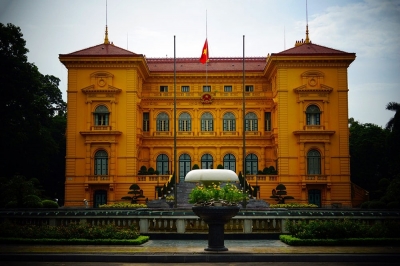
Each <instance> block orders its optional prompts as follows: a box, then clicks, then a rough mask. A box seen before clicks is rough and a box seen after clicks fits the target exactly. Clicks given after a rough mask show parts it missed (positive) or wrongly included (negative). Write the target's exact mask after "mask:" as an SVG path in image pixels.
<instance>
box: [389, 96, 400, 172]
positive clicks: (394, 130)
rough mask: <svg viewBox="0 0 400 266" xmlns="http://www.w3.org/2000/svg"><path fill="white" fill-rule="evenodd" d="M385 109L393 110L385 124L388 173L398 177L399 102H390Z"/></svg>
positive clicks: (399, 167) (399, 158) (399, 152)
mask: <svg viewBox="0 0 400 266" xmlns="http://www.w3.org/2000/svg"><path fill="white" fill-rule="evenodd" d="M386 109H387V110H389V111H394V112H395V114H394V116H393V117H392V118H391V119H390V120H389V121H388V123H387V124H386V129H387V130H389V131H390V134H389V137H388V158H389V173H390V176H392V177H399V178H400V163H399V162H400V104H399V103H396V102H390V103H388V104H387V105H386Z"/></svg>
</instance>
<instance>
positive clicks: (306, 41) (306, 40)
mask: <svg viewBox="0 0 400 266" xmlns="http://www.w3.org/2000/svg"><path fill="white" fill-rule="evenodd" d="M305 43H311V40H310V38H309V36H308V6H307V0H306V39H305V40H303V39H301V41H296V43H295V45H294V47H297V46H300V45H303V44H305Z"/></svg>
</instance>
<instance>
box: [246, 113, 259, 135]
mask: <svg viewBox="0 0 400 266" xmlns="http://www.w3.org/2000/svg"><path fill="white" fill-rule="evenodd" d="M245 122H246V131H257V130H258V123H257V115H256V114H255V113H248V114H246V116H245Z"/></svg>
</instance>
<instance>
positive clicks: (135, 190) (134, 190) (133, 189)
mask: <svg viewBox="0 0 400 266" xmlns="http://www.w3.org/2000/svg"><path fill="white" fill-rule="evenodd" d="M128 194H132V196H125V197H122V198H121V199H123V200H130V201H131V204H134V203H137V200H138V199H139V198H144V196H143V191H142V190H141V189H140V187H139V185H138V184H132V185H131V186H130V187H129V191H128Z"/></svg>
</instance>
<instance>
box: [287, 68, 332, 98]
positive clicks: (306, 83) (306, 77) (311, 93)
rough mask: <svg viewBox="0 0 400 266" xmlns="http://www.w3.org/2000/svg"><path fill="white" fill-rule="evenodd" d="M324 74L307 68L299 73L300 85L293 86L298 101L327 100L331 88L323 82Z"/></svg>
mask: <svg viewBox="0 0 400 266" xmlns="http://www.w3.org/2000/svg"><path fill="white" fill-rule="evenodd" d="M324 77H325V74H324V73H323V72H321V71H318V70H309V71H306V72H303V73H302V74H301V79H302V85H301V86H299V87H297V88H294V89H293V91H294V92H295V93H296V94H297V100H298V101H304V100H311V101H315V100H323V101H329V94H330V93H331V92H332V91H333V88H331V87H329V86H327V85H325V84H323V82H324Z"/></svg>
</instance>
